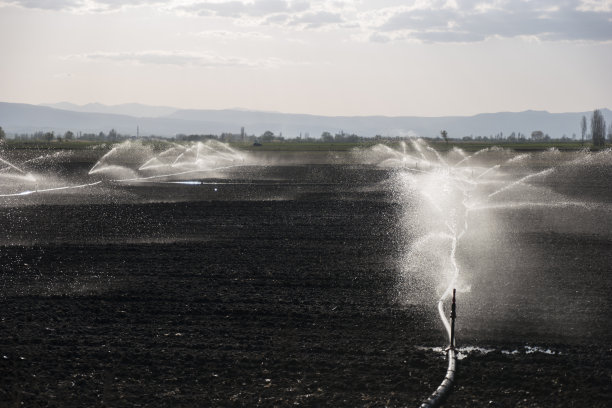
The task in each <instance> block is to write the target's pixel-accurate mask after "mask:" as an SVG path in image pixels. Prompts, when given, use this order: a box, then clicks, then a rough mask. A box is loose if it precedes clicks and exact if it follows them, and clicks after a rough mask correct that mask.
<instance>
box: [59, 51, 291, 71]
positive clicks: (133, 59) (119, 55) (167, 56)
mask: <svg viewBox="0 0 612 408" xmlns="http://www.w3.org/2000/svg"><path fill="white" fill-rule="evenodd" d="M66 58H69V59H81V60H89V61H111V62H130V63H138V64H144V65H175V66H195V67H204V68H219V67H223V68H231V67H233V68H275V67H278V66H281V65H286V63H285V62H284V61H282V60H280V59H277V58H267V59H258V60H249V59H246V58H239V57H223V56H220V55H213V54H204V53H196V52H189V51H139V52H92V53H87V54H78V55H70V56H67V57H66Z"/></svg>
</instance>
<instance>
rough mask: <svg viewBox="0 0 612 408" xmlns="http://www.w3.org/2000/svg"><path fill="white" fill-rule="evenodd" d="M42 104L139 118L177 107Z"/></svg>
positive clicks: (164, 114) (173, 110)
mask: <svg viewBox="0 0 612 408" xmlns="http://www.w3.org/2000/svg"><path fill="white" fill-rule="evenodd" d="M41 105H42V106H48V107H50V108H57V109H63V110H69V111H74V112H88V113H110V114H115V115H128V116H135V117H137V118H158V117H162V116H168V115H171V114H172V113H174V112H176V111H177V110H178V109H177V108H171V107H169V106H149V105H143V104H140V103H124V104H121V105H111V106H109V105H103V104H101V103H88V104H86V105H75V104H74V103H70V102H59V103H43V104H41Z"/></svg>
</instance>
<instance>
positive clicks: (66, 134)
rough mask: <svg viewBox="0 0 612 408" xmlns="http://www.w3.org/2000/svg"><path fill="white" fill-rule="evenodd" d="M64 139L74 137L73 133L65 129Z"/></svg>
mask: <svg viewBox="0 0 612 408" xmlns="http://www.w3.org/2000/svg"><path fill="white" fill-rule="evenodd" d="M64 139H66V140H72V139H74V133H72V132H71V131H70V130H69V131H67V132H66V133H64Z"/></svg>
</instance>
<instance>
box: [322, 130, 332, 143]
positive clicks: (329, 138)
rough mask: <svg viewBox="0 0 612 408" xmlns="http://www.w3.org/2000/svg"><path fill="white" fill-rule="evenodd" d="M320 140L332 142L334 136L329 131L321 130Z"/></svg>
mask: <svg viewBox="0 0 612 408" xmlns="http://www.w3.org/2000/svg"><path fill="white" fill-rule="evenodd" d="M321 140H322V141H323V142H328V143H329V142H333V141H334V137H333V136H332V134H331V133H329V132H323V133H321Z"/></svg>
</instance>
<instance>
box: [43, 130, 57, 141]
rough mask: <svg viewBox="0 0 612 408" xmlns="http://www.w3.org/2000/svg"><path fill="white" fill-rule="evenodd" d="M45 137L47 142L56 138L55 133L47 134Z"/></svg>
mask: <svg viewBox="0 0 612 408" xmlns="http://www.w3.org/2000/svg"><path fill="white" fill-rule="evenodd" d="M43 137H44V138H45V140H46V141H47V142H50V141H52V140H53V138H54V137H55V134H54V133H53V132H46V133H45V134H44V135H43Z"/></svg>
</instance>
